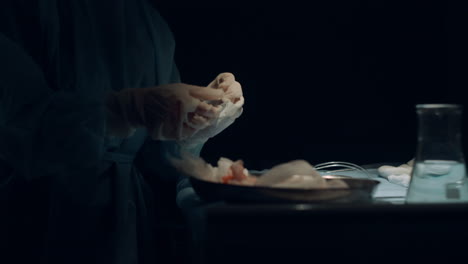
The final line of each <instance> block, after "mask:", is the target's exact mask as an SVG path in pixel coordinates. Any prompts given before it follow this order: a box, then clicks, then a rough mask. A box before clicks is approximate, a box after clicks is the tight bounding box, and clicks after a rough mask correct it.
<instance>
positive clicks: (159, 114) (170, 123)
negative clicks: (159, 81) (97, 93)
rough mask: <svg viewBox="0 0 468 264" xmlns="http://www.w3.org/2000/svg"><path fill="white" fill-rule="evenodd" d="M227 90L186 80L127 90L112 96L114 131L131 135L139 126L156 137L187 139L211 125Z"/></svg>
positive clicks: (110, 124) (110, 122) (110, 111)
mask: <svg viewBox="0 0 468 264" xmlns="http://www.w3.org/2000/svg"><path fill="white" fill-rule="evenodd" d="M224 94H225V93H224V90H223V89H213V88H210V87H200V86H194V85H188V84H184V83H175V84H167V85H161V86H156V87H150V88H139V89H124V90H121V91H119V92H114V93H112V94H110V95H109V97H108V102H107V106H108V110H109V111H108V112H109V117H108V127H109V130H110V134H112V135H115V136H120V137H128V136H129V135H131V134H132V132H133V131H134V130H135V129H136V128H138V127H146V128H147V129H148V131H149V135H150V136H151V138H152V139H154V140H184V139H187V138H189V137H191V136H193V134H195V133H196V132H197V131H199V130H201V129H204V128H206V127H208V126H210V125H211V124H212V123H213V122H214V121H215V120H216V119H217V118H218V116H219V114H220V112H221V109H222V107H221V106H213V105H211V104H209V103H207V102H210V101H219V100H221V99H222V98H223V96H224Z"/></svg>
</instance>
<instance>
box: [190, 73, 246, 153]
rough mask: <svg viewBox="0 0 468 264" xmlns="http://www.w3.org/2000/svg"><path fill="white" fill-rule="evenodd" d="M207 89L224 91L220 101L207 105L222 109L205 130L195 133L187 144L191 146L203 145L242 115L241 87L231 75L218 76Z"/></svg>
mask: <svg viewBox="0 0 468 264" xmlns="http://www.w3.org/2000/svg"><path fill="white" fill-rule="evenodd" d="M208 88H212V89H217V90H222V91H224V96H223V97H222V98H221V100H218V101H210V102H209V103H211V104H213V105H216V106H220V107H222V111H221V113H220V114H219V116H218V118H217V119H216V120H214V122H212V123H211V124H210V125H209V126H207V127H206V128H203V129H200V130H199V131H197V132H195V133H194V134H193V136H192V137H190V138H188V142H189V143H192V144H197V143H204V142H206V141H207V140H208V139H209V138H211V137H214V136H216V135H217V134H219V133H221V132H222V131H223V130H224V129H226V128H227V127H229V126H230V125H231V124H232V123H234V121H235V120H236V119H237V118H238V117H239V116H240V115H241V114H242V112H243V108H242V107H243V105H244V101H245V100H244V97H243V93H242V87H241V85H240V83H239V82H237V81H236V79H235V77H234V75H233V74H232V73H221V74H219V75H218V76H217V77H216V78H215V79H214V80H213V81H212V82H211V83H210V84H209V85H208Z"/></svg>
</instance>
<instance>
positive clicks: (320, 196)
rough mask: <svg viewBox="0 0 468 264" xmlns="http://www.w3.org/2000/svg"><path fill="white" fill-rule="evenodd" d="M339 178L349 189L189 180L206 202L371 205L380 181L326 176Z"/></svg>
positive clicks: (191, 178)
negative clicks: (244, 184) (248, 184)
mask: <svg viewBox="0 0 468 264" xmlns="http://www.w3.org/2000/svg"><path fill="white" fill-rule="evenodd" d="M323 177H324V178H326V179H327V180H329V179H340V180H343V181H344V182H346V183H347V184H348V186H349V188H333V189H299V188H276V187H259V186H241V185H232V184H221V183H214V182H209V181H204V180H201V179H198V178H195V177H189V178H190V182H191V184H192V186H193V188H194V190H195V192H196V193H197V194H198V195H199V196H200V197H201V198H202V199H203V200H205V201H226V202H232V203H325V202H326V203H350V202H371V201H372V195H373V193H374V191H375V189H376V186H377V185H378V184H379V181H376V180H372V179H361V178H359V179H358V178H351V177H348V176H341V175H327V176H323Z"/></svg>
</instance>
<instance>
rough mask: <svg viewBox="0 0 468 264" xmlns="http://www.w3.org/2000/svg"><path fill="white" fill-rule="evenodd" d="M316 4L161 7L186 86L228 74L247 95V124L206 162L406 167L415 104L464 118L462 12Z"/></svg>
mask: <svg viewBox="0 0 468 264" xmlns="http://www.w3.org/2000/svg"><path fill="white" fill-rule="evenodd" d="M317 2H325V3H315V2H310V3H307V5H306V4H302V5H297V4H296V3H293V2H283V3H282V4H281V5H262V4H257V5H254V4H250V5H245V4H243V5H240V4H238V5H235V4H232V5H227V4H223V5H220V4H216V5H208V4H205V5H200V6H196V5H195V4H194V5H193V6H187V5H178V4H176V3H174V2H172V3H169V2H166V3H156V7H157V9H158V10H159V11H160V13H161V15H162V16H163V17H164V18H165V19H166V21H167V23H168V24H169V26H170V28H171V29H172V31H173V33H174V36H175V39H176V43H177V46H176V62H177V64H178V67H179V70H180V72H181V76H182V81H183V82H185V83H190V84H197V85H206V84H208V83H209V82H210V81H211V80H212V79H213V78H214V77H215V76H216V75H217V74H218V73H221V72H232V73H234V74H235V76H236V78H237V80H238V81H239V82H240V83H241V84H242V87H243V91H244V96H245V100H246V102H245V106H244V113H243V115H242V116H241V117H240V118H239V119H238V120H237V121H236V122H235V123H234V124H233V125H232V126H231V127H229V128H228V129H226V130H225V131H224V132H223V133H221V134H219V135H218V136H216V137H215V138H213V139H211V140H210V141H209V142H208V143H207V144H206V146H205V148H204V150H203V152H202V156H203V157H204V158H205V159H207V160H208V161H210V162H214V161H216V160H217V159H218V158H219V157H220V156H225V157H228V158H231V159H243V160H244V162H245V164H246V167H248V168H252V169H263V168H267V167H270V166H272V165H274V164H276V163H278V162H284V161H289V160H292V159H298V158H300V159H306V160H308V161H309V162H311V163H312V164H316V163H319V162H324V161H331V160H343V161H349V162H355V163H358V164H367V163H376V162H389V161H392V162H393V161H397V162H400V161H401V162H405V161H407V160H409V159H411V158H412V157H413V156H414V154H415V151H416V135H417V122H416V121H417V119H416V112H415V104H418V103H460V104H464V105H465V110H466V102H467V99H466V98H467V97H466V95H465V93H464V90H466V87H467V80H466V73H467V70H468V69H467V66H466V65H467V63H468V60H467V51H466V49H467V48H466V47H467V45H466V44H467V42H466V41H465V39H464V35H466V34H467V31H468V27H467V23H466V22H467V18H466V14H467V12H466V11H467V10H466V8H465V7H463V6H460V5H458V4H456V3H454V2H446V1H440V2H438V1H433V2H431V1H424V2H423V1H421V2H412V1H404V2H395V1H382V0H375V1H345V0H339V1H317ZM463 120H464V121H463V130H462V131H463V132H464V134H463V137H462V139H463V140H464V141H463V142H465V141H467V140H468V135H467V134H466V131H467V129H465V124H466V123H467V122H466V120H467V118H466V114H465V115H464V117H463ZM464 145H465V146H466V145H467V144H465V143H464ZM465 149H466V147H465ZM465 153H466V151H465Z"/></svg>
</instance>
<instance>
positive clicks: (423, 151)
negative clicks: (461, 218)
mask: <svg viewBox="0 0 468 264" xmlns="http://www.w3.org/2000/svg"><path fill="white" fill-rule="evenodd" d="M416 112H417V115H418V141H417V151H416V156H415V162H414V167H413V170H412V175H411V182H410V185H409V188H408V193H407V196H406V202H407V203H460V202H468V183H467V176H466V166H465V160H464V156H463V149H462V142H461V115H462V106H461V105H454V104H419V105H416Z"/></svg>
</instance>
